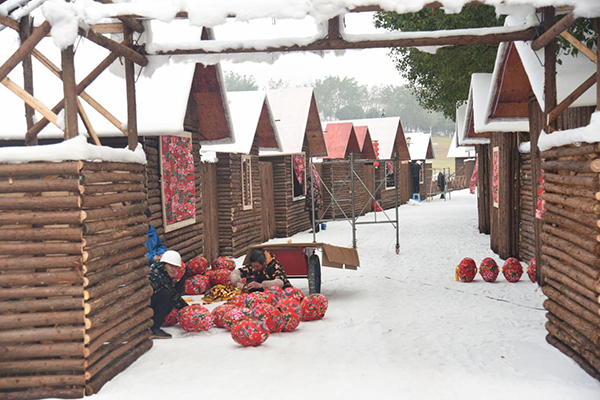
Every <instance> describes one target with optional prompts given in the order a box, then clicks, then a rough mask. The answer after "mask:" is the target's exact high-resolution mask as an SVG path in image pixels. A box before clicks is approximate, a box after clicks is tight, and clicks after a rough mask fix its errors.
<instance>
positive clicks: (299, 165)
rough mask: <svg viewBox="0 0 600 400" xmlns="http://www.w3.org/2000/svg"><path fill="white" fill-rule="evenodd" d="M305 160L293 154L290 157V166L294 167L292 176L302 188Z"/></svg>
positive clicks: (301, 156)
mask: <svg viewBox="0 0 600 400" xmlns="http://www.w3.org/2000/svg"><path fill="white" fill-rule="evenodd" d="M305 160H306V158H305V157H304V155H302V154H294V155H293V156H292V165H293V166H294V176H295V177H296V180H297V181H298V183H300V184H301V185H302V188H304V169H305Z"/></svg>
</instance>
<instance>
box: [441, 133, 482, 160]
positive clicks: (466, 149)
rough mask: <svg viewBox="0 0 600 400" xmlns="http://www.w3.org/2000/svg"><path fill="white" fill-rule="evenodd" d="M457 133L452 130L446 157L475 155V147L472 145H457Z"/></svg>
mask: <svg viewBox="0 0 600 400" xmlns="http://www.w3.org/2000/svg"><path fill="white" fill-rule="evenodd" d="M457 136H458V133H457V132H454V135H452V141H451V142H450V148H449V149H448V154H447V155H446V157H447V158H469V157H474V156H475V147H473V146H459V145H458V139H457Z"/></svg>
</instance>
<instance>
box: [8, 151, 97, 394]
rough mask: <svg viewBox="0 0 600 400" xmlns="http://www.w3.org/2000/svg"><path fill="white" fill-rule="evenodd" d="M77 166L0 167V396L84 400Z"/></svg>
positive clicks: (78, 164) (79, 188)
mask: <svg viewBox="0 0 600 400" xmlns="http://www.w3.org/2000/svg"><path fill="white" fill-rule="evenodd" d="M81 167H82V163H80V162H65V163H30V164H1V165H0V209H2V214H0V287H1V289H0V397H10V398H42V397H62V398H78V397H83V395H84V387H85V355H86V351H85V343H86V342H87V341H89V337H88V336H86V332H85V330H86V324H87V323H89V321H88V320H86V318H85V312H84V311H85V309H84V282H85V279H84V273H83V262H84V261H85V255H84V251H83V247H84V242H83V239H82V235H83V233H82V227H81V221H82V220H83V219H84V216H85V214H84V213H83V212H82V210H81V198H80V193H82V191H83V187H82V186H81V184H80V181H79V177H80V173H79V171H80V170H81Z"/></svg>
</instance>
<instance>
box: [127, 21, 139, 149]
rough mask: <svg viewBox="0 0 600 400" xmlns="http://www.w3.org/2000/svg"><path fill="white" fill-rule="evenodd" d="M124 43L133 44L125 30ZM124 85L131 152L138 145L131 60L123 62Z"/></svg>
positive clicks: (131, 38)
mask: <svg viewBox="0 0 600 400" xmlns="http://www.w3.org/2000/svg"><path fill="white" fill-rule="evenodd" d="M125 42H127V43H132V42H133V33H132V31H131V30H130V29H129V28H126V29H125ZM125 84H126V88H127V133H128V134H127V143H128V145H129V150H131V151H133V150H135V148H136V147H137V144H138V131H137V114H136V108H137V105H136V98H135V68H134V65H133V62H132V60H129V59H126V60H125Z"/></svg>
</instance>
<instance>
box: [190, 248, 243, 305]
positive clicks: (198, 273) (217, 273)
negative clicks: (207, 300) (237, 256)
mask: <svg viewBox="0 0 600 400" xmlns="http://www.w3.org/2000/svg"><path fill="white" fill-rule="evenodd" d="M234 269H235V261H234V260H233V258H231V257H218V258H216V259H215V260H214V261H213V262H212V263H211V264H210V266H209V264H208V260H207V259H206V258H204V257H202V256H198V257H195V258H192V259H191V260H190V261H189V262H188V263H187V265H186V266H185V275H186V280H185V283H184V290H183V294H186V295H192V296H193V295H199V294H203V293H204V292H206V291H207V290H208V289H210V288H211V287H213V286H215V285H219V284H221V285H229V284H230V283H231V280H230V275H231V271H233V270H234Z"/></svg>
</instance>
